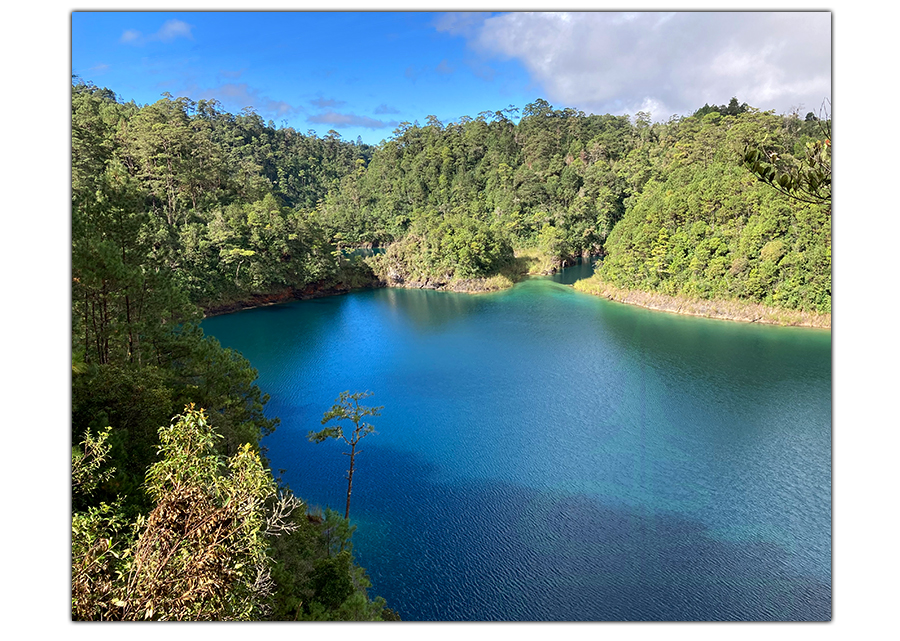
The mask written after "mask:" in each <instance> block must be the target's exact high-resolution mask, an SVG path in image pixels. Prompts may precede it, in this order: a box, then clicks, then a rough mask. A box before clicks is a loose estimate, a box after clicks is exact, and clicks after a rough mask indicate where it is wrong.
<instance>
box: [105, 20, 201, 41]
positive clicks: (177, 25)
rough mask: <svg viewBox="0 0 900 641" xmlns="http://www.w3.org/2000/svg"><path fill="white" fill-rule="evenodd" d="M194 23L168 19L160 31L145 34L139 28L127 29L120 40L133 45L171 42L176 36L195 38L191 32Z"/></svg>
mask: <svg viewBox="0 0 900 641" xmlns="http://www.w3.org/2000/svg"><path fill="white" fill-rule="evenodd" d="M193 28H194V27H193V25H189V24H188V23H187V22H184V21H182V20H166V22H165V23H164V24H163V26H162V27H160V29H159V31H157V32H156V33H152V34H150V35H149V36H145V35H144V34H142V33H141V32H140V31H138V30H137V29H126V30H125V31H124V32H123V33H122V37H120V38H119V42H122V43H125V44H133V45H144V44H147V43H148V42H171V41H172V40H175V39H176V38H187V39H189V40H193V39H194V35H193V34H192V33H191V29H193Z"/></svg>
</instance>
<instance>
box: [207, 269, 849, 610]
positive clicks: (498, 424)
mask: <svg viewBox="0 0 900 641" xmlns="http://www.w3.org/2000/svg"><path fill="white" fill-rule="evenodd" d="M579 269H581V270H582V271H583V270H584V269H589V266H578V267H576V268H575V270H576V271H574V272H573V271H569V272H566V273H563V274H562V275H560V276H559V277H556V278H544V279H531V280H527V281H525V282H522V283H519V284H517V285H516V286H515V287H514V288H512V289H510V290H507V291H504V292H500V293H495V294H485V295H477V296H473V295H466V294H453V293H446V292H433V291H421V290H398V289H381V290H370V291H362V292H355V293H352V294H349V295H345V296H337V297H332V298H323V299H316V300H309V301H302V302H295V303H289V304H285V305H279V306H273V307H266V308H261V309H255V310H247V311H243V312H239V313H235V314H230V315H227V316H219V317H214V318H210V319H207V320H205V321H204V323H203V327H204V329H205V331H206V332H207V333H209V334H212V335H214V336H216V337H217V338H218V339H219V340H220V341H221V342H222V344H223V345H225V346H228V347H234V348H235V349H237V350H239V351H240V352H242V353H243V354H244V355H245V356H246V357H247V358H248V359H249V360H250V362H251V363H252V364H253V365H254V366H255V367H256V368H257V369H258V370H259V374H260V377H259V381H258V382H259V385H260V386H261V387H262V389H263V390H264V391H265V392H267V393H269V394H270V395H271V401H270V403H269V404H268V406H267V413H268V414H269V415H270V416H279V417H280V418H281V420H282V422H281V425H280V426H279V427H278V429H277V430H276V432H275V433H274V434H272V435H271V436H269V437H267V438H266V439H265V441H264V445H265V446H266V447H267V448H268V456H269V459H270V461H271V464H272V468H273V470H274V471H275V472H276V475H277V474H278V472H279V471H280V470H283V473H282V476H283V479H284V480H285V481H287V482H288V483H289V484H290V486H291V488H292V489H293V490H294V491H295V492H296V493H297V494H298V495H300V496H301V497H303V498H304V499H305V500H306V501H307V502H308V503H309V504H310V505H312V506H316V505H318V506H322V507H324V506H326V505H328V506H331V507H333V508H335V509H338V510H339V511H341V512H343V507H344V502H345V500H346V480H345V477H344V475H345V471H346V466H347V457H346V456H342V455H341V452H342V448H341V446H340V444H339V443H338V442H337V441H328V442H326V443H322V444H318V445H317V444H312V443H309V442H308V441H307V438H306V435H307V432H308V431H309V430H315V429H320V428H321V425H320V420H321V417H322V414H323V412H325V411H326V410H328V409H329V408H330V407H331V405H332V403H334V401H335V398H336V397H337V396H338V394H339V393H340V392H341V391H343V390H350V391H363V390H371V391H372V392H374V396H372V397H371V398H370V399H368V402H369V404H371V405H383V406H384V410H383V412H382V415H381V416H380V417H377V418H375V419H373V420H372V421H371V422H372V423H373V424H374V425H375V428H376V430H377V434H373V435H370V436H369V437H367V438H366V439H365V440H364V441H362V443H361V452H360V453H359V455H358V456H357V458H356V468H355V473H354V483H353V495H352V503H351V507H350V516H351V520H352V522H353V523H354V524H356V525H357V526H358V529H357V533H356V535H355V537H354V553H355V555H356V558H357V561H358V562H359V563H360V565H362V566H363V567H365V568H366V569H367V572H368V574H369V576H370V578H371V580H372V583H373V588H372V590H371V592H372V593H373V594H377V595H380V596H383V597H385V598H386V599H387V602H388V605H389V606H390V607H392V608H394V609H396V610H398V611H399V613H400V615H401V616H402V617H403V618H404V619H406V620H564V621H565V620H733V619H737V620H806V621H808V620H817V621H818V620H829V619H830V618H831V335H830V332H827V331H821V330H806V329H795V328H780V327H769V326H759V325H752V324H743V323H731V322H726V321H714V320H707V319H698V318H691V317H682V316H676V315H670V314H664V313H660V312H652V311H648V310H644V309H640V308H636V307H631V306H627V305H622V304H618V303H613V302H609V301H606V300H604V299H601V298H597V297H592V296H588V295H585V294H581V293H578V292H575V291H574V290H573V289H572V288H571V287H568V286H566V285H563V284H561V282H571V281H572V279H573V277H574V276H573V275H579V274H580V272H578V271H577V270H579ZM559 281H561V282H559Z"/></svg>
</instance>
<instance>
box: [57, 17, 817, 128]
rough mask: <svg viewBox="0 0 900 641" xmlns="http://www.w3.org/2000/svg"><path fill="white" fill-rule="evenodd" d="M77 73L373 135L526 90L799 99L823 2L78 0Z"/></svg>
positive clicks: (616, 101)
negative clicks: (196, 5) (704, 7)
mask: <svg viewBox="0 0 900 641" xmlns="http://www.w3.org/2000/svg"><path fill="white" fill-rule="evenodd" d="M72 73H74V74H77V75H79V76H80V77H82V78H83V79H85V80H88V81H91V82H94V83H95V84H97V85H99V86H105V87H108V88H109V89H112V90H113V91H115V92H116V93H117V94H118V95H119V96H120V97H121V98H122V99H124V100H126V101H128V100H134V101H136V102H138V103H140V104H146V103H151V102H154V101H156V100H158V99H159V98H160V97H161V95H162V93H163V92H169V93H171V94H172V95H173V96H176V97H178V96H187V97H189V98H191V99H194V100H198V99H201V98H206V99H209V98H215V99H217V100H219V101H220V102H221V103H222V106H223V108H224V109H226V110H227V111H230V112H232V113H236V112H239V111H240V110H241V109H243V108H244V107H252V108H254V109H255V110H256V111H257V113H259V114H260V115H261V116H262V117H263V118H264V119H266V120H272V121H274V122H275V124H276V125H278V126H281V125H287V126H291V127H293V128H295V129H297V130H299V131H302V132H306V131H307V130H310V129H311V130H313V131H315V132H316V133H317V134H318V135H320V136H321V135H325V134H326V133H327V132H328V131H329V130H330V129H334V130H336V131H338V132H340V134H341V135H342V136H343V138H344V139H346V140H355V139H356V137H357V136H360V137H361V138H362V140H363V141H365V142H367V143H370V144H376V143H378V142H380V141H381V140H383V139H385V138H388V137H390V136H391V134H392V131H393V130H394V129H395V128H396V127H397V125H398V124H399V123H400V122H403V121H407V122H414V121H419V122H420V123H424V122H425V119H426V118H427V116H429V115H434V116H437V118H438V119H439V120H441V121H442V122H444V123H446V122H449V121H453V120H457V119H459V118H460V117H461V116H470V117H475V116H477V115H478V114H479V113H480V112H482V111H497V110H500V109H504V108H506V107H507V106H509V105H514V106H516V107H518V108H522V107H524V106H525V105H526V104H527V103H529V102H532V101H534V100H535V99H537V98H544V99H546V100H548V101H549V102H550V103H551V104H553V105H554V106H555V107H557V108H562V107H574V108H576V109H582V110H584V111H585V112H587V113H615V114H634V113H636V112H637V111H639V110H643V111H648V112H651V113H652V116H653V118H654V119H657V120H665V119H667V118H668V117H670V116H672V115H674V114H680V115H685V114H690V113H691V112H693V111H694V110H696V109H697V108H698V107H701V106H702V105H703V104H704V103H706V102H709V103H711V104H722V103H724V102H727V101H728V100H729V99H730V98H731V96H734V95H736V96H737V97H738V98H739V100H740V101H741V102H747V103H749V104H750V105H752V106H754V107H758V108H760V109H764V110H766V109H773V110H775V111H776V112H777V113H785V112H789V111H791V110H793V109H801V110H803V113H804V114H805V113H806V111H817V110H818V109H819V107H820V105H821V104H822V101H823V100H824V99H825V98H830V95H831V15H830V14H829V13H827V12H821V13H814V12H813V13H771V12H770V13H765V12H758V13H703V12H674V13H672V12H670V13H649V12H648V13H606V12H594V13H530V12H516V13H474V12H470V13H458V12H457V13H424V12H423V13H415V12H372V13H364V12H336V13H327V12H260V13H252V12H250V13H248V12H144V13H141V12H79V11H75V12H73V13H72Z"/></svg>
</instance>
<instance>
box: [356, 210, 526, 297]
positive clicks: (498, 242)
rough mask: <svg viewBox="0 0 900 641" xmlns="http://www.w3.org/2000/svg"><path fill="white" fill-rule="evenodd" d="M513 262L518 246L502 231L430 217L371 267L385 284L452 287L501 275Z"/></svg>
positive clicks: (462, 219)
mask: <svg viewBox="0 0 900 641" xmlns="http://www.w3.org/2000/svg"><path fill="white" fill-rule="evenodd" d="M513 259H514V254H513V249H512V245H511V244H510V242H509V241H508V240H507V238H506V237H505V234H503V233H502V232H500V231H498V230H497V228H496V227H491V226H490V225H488V224H487V223H485V222H483V221H481V220H480V219H478V218H471V217H467V216H464V215H462V214H454V215H449V216H439V215H436V214H434V213H433V212H425V213H422V214H420V215H418V216H417V217H416V220H415V221H414V223H413V225H412V227H411V228H410V231H409V233H408V234H407V235H406V236H405V237H404V238H403V239H402V240H401V241H399V242H397V243H395V244H393V245H391V246H390V247H389V248H388V250H387V251H386V252H385V253H384V254H381V255H378V256H375V257H373V259H372V260H371V261H370V264H371V265H372V267H373V270H374V271H375V273H376V274H377V275H378V276H379V277H380V278H381V279H382V280H391V281H397V280H401V281H438V282H448V281H451V280H455V279H467V278H483V277H486V276H490V275H492V274H496V273H498V272H499V271H500V270H501V269H503V268H504V267H506V266H508V265H510V264H511V263H512V262H513Z"/></svg>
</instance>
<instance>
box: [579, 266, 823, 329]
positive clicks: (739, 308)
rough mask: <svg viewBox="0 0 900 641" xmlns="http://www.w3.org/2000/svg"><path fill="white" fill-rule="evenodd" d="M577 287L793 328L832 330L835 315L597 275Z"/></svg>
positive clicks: (623, 299)
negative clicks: (646, 287)
mask: <svg viewBox="0 0 900 641" xmlns="http://www.w3.org/2000/svg"><path fill="white" fill-rule="evenodd" d="M574 287H575V289H577V290H578V291H581V292H584V293H586V294H593V295H595V296H603V297H604V298H607V299H609V300H613V301H616V302H619V303H627V304H629V305H638V306H640V307H646V308H647V309H655V310H659V311H663V312H671V313H674V314H685V315H688V316H703V317H705V318H718V319H723V320H732V321H740V322H745V323H764V324H770V325H785V326H791V327H815V328H820V329H831V314H817V313H815V312H803V311H799V310H794V309H778V308H775V307H767V306H765V305H760V304H759V303H752V302H748V301H739V300H704V299H691V298H681V297H676V296H667V295H665V294H659V293H655V292H645V291H640V290H631V289H620V288H618V287H616V286H614V285H610V284H609V283H605V282H603V281H601V280H600V279H598V278H597V277H596V276H595V277H592V278H585V279H584V280H580V281H578V282H576V283H575V285H574Z"/></svg>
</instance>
